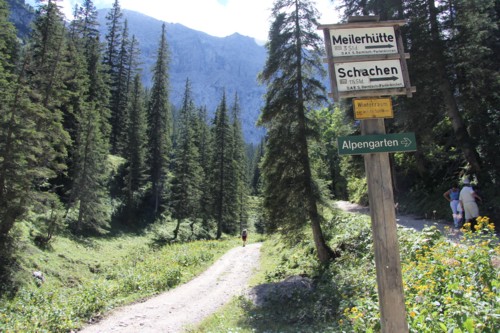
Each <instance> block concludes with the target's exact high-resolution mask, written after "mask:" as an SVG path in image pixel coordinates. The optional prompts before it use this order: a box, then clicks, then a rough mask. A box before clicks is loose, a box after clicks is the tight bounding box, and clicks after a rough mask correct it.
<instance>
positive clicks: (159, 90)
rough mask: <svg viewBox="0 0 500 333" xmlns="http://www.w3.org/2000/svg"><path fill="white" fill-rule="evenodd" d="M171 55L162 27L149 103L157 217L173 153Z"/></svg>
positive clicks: (153, 193)
mask: <svg viewBox="0 0 500 333" xmlns="http://www.w3.org/2000/svg"><path fill="white" fill-rule="evenodd" d="M169 58H170V56H169V53H168V44H167V35H166V27H165V24H163V25H162V32H161V38H160V43H159V47H158V54H157V59H156V64H155V67H154V69H153V86H152V88H151V97H150V101H149V119H148V123H149V162H148V163H149V165H150V177H151V183H152V199H153V207H154V212H155V214H156V213H158V212H159V209H160V204H162V199H163V197H164V195H165V194H166V189H167V184H166V183H167V172H168V161H169V154H170V153H171V152H170V150H171V146H172V143H171V133H172V128H171V127H172V116H171V111H170V105H169V90H168V85H169V78H168V64H169Z"/></svg>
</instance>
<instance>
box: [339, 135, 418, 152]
mask: <svg viewBox="0 0 500 333" xmlns="http://www.w3.org/2000/svg"><path fill="white" fill-rule="evenodd" d="M337 143H338V149H339V155H359V154H373V153H396V152H406V151H415V150H417V142H416V140H415V133H395V134H374V135H359V136H341V137H339V138H338V139H337Z"/></svg>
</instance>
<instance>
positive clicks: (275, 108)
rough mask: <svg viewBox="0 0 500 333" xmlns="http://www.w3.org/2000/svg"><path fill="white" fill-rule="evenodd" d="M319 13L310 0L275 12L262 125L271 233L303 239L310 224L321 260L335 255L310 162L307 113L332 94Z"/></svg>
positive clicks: (278, 6) (290, 0)
mask: <svg viewBox="0 0 500 333" xmlns="http://www.w3.org/2000/svg"><path fill="white" fill-rule="evenodd" d="M317 16H318V13H317V11H316V9H315V8H314V7H313V5H312V2H311V1H308V0H277V1H275V2H274V6H273V9H272V24H271V28H270V31H269V42H268V43H267V44H266V47H267V50H268V57H267V61H266V64H265V66H264V70H263V71H262V73H261V74H260V79H261V80H262V82H263V83H266V84H267V92H266V101H265V106H264V108H263V110H262V113H261V118H260V123H261V124H263V125H265V126H266V128H267V130H268V132H267V133H268V134H267V147H266V148H267V150H266V155H265V157H264V162H263V176H264V178H265V182H264V184H265V188H264V193H263V195H264V208H265V209H266V211H267V215H268V218H269V227H271V230H273V229H274V230H279V231H281V232H282V233H284V234H286V235H288V237H289V239H298V237H300V236H299V235H301V233H302V229H303V226H304V225H305V224H306V223H307V222H309V223H310V224H311V228H312V231H313V238H314V243H315V245H316V251H317V255H318V258H319V260H320V261H321V262H322V263H326V262H328V261H329V260H330V258H331V257H332V255H333V252H332V250H331V249H330V248H329V247H328V245H327V244H326V242H325V239H324V237H323V232H322V230H321V220H322V217H321V216H320V214H319V212H318V203H319V201H320V194H319V192H318V191H317V189H316V184H315V182H314V179H313V176H312V172H311V165H310V161H309V144H308V131H309V128H308V126H307V117H306V113H307V108H310V107H314V106H319V105H321V103H323V102H324V101H325V97H326V93H325V89H324V87H323V86H322V84H321V82H320V81H318V78H319V77H321V76H324V69H323V67H322V66H323V65H322V61H321V56H322V40H321V39H320V37H319V36H318V35H317V34H316V31H315V30H316V27H317V24H318V23H317Z"/></svg>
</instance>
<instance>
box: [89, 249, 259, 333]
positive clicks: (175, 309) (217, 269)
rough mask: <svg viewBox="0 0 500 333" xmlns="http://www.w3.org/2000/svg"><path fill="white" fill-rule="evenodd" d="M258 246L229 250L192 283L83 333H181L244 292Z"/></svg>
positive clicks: (130, 307)
mask: <svg viewBox="0 0 500 333" xmlns="http://www.w3.org/2000/svg"><path fill="white" fill-rule="evenodd" d="M261 245H262V244H261V243H255V244H248V245H247V246H245V247H243V246H240V247H237V248H234V249H231V250H230V251H229V252H227V253H226V254H224V255H223V256H222V257H221V258H220V259H219V260H217V261H216V262H215V263H214V264H213V265H212V266H211V267H209V268H208V269H207V270H206V271H205V272H203V273H202V274H201V275H199V276H198V277H196V278H194V279H193V280H191V281H189V282H187V283H185V284H183V285H181V286H179V287H177V288H175V289H172V290H170V291H167V292H165V293H163V294H160V295H158V296H155V297H153V298H150V299H148V300H146V301H144V302H142V303H134V304H131V305H127V306H124V307H121V308H118V309H115V310H113V311H111V312H110V313H109V314H108V315H106V317H105V318H104V319H102V320H101V321H99V322H97V323H95V324H92V325H89V326H87V327H84V328H83V329H82V330H81V331H80V332H83V333H97V332H99V333H108V332H120V333H122V332H123V333H129V332H130V333H138V332H141V333H147V332H155V333H158V332H162V333H175V332H183V330H184V329H186V328H188V327H189V326H192V325H196V324H198V323H200V322H201V321H202V320H203V319H204V318H205V317H207V316H209V315H211V314H212V313H214V312H215V311H216V310H217V309H218V308H219V307H221V306H222V305H224V304H226V303H227V302H229V300H230V299H231V298H232V297H234V296H237V295H241V294H243V293H244V291H245V289H246V288H248V285H247V284H248V280H249V278H250V277H251V276H252V275H253V273H254V272H255V270H256V269H257V267H258V266H259V259H260V247H261Z"/></svg>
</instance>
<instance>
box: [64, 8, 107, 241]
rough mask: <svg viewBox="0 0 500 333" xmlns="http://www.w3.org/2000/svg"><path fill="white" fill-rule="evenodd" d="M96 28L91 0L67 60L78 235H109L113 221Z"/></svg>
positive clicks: (72, 207) (72, 201)
mask: <svg viewBox="0 0 500 333" xmlns="http://www.w3.org/2000/svg"><path fill="white" fill-rule="evenodd" d="M97 27H98V23H97V10H96V8H95V6H94V4H93V2H92V1H90V0H87V1H85V2H84V4H83V6H82V7H80V9H79V10H77V11H76V15H75V19H74V21H73V22H72V29H71V34H70V36H71V40H70V42H71V44H70V47H71V50H72V54H71V55H70V57H69V59H68V61H70V62H71V63H72V65H71V70H70V73H72V74H73V81H72V82H73V84H72V85H69V86H68V88H69V89H70V91H71V93H72V96H73V98H72V99H71V103H70V105H69V106H70V110H71V111H72V112H70V115H71V117H72V119H73V120H74V122H75V124H74V125H72V126H71V128H72V137H73V146H72V149H71V150H70V162H71V164H70V170H69V173H68V174H69V176H70V179H71V189H70V197H69V201H68V212H69V211H74V212H75V213H74V214H72V215H71V216H72V217H73V218H72V220H73V222H74V224H73V226H74V229H75V231H76V232H82V231H91V232H98V233H102V232H106V228H107V227H108V225H109V220H110V209H109V208H108V206H109V202H108V201H107V200H108V196H109V193H108V188H107V179H106V175H107V173H106V165H107V156H108V151H109V145H108V140H109V124H108V117H109V110H108V109H107V103H108V97H109V94H108V87H107V85H106V83H105V82H106V73H105V71H104V67H103V66H102V60H101V46H100V43H99V32H98V30H97ZM79 77H80V78H81V77H84V78H85V80H84V81H83V79H78V78H79ZM79 82H80V83H79Z"/></svg>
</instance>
